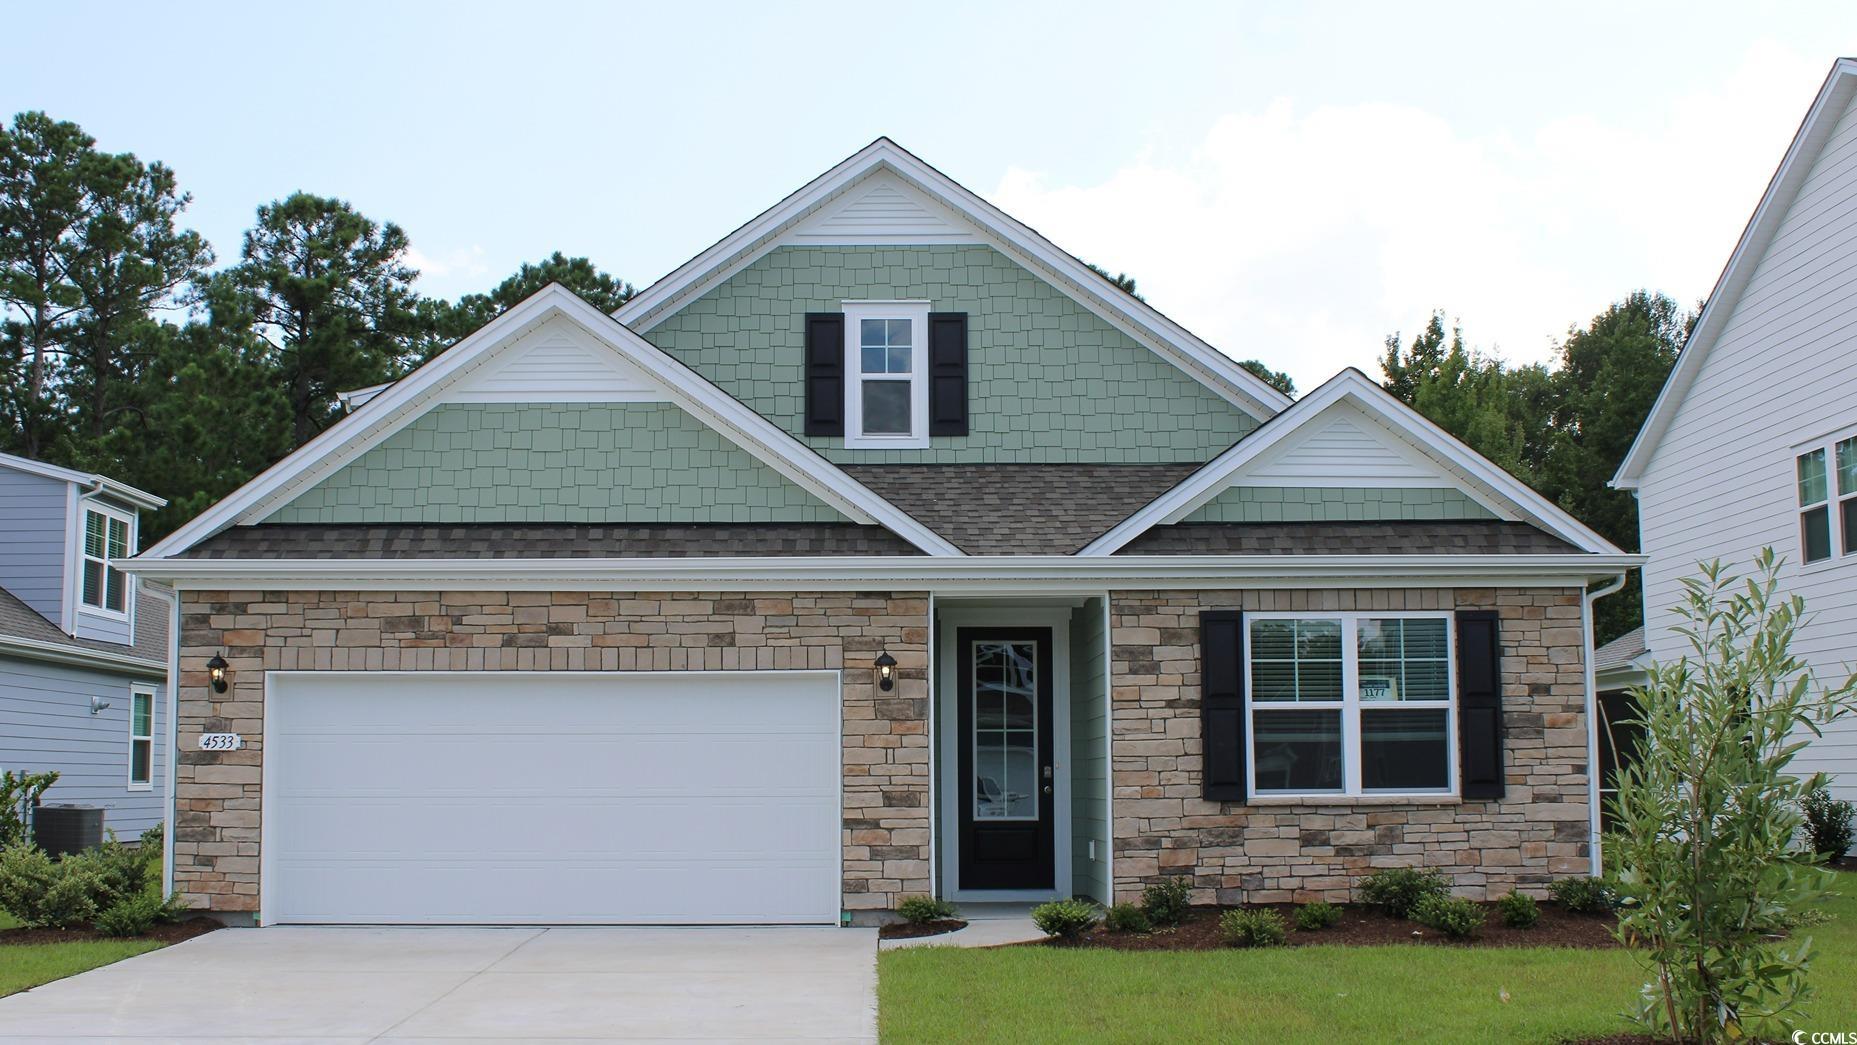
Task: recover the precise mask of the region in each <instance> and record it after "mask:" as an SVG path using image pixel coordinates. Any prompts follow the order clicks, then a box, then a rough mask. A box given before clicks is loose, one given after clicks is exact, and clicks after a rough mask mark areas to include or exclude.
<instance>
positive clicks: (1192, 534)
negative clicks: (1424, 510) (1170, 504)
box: [1117, 520, 1579, 555]
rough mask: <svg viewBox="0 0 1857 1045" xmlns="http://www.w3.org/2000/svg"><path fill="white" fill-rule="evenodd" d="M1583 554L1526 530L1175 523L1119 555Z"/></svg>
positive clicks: (1464, 525)
mask: <svg viewBox="0 0 1857 1045" xmlns="http://www.w3.org/2000/svg"><path fill="white" fill-rule="evenodd" d="M1578 550H1579V549H1577V548H1575V547H1574V546H1573V545H1571V544H1568V543H1567V542H1566V541H1563V540H1561V539H1560V538H1558V537H1555V536H1552V535H1550V534H1547V533H1544V532H1542V531H1541V530H1537V529H1535V528H1534V527H1533V526H1530V525H1528V524H1527V523H1519V522H1495V521H1489V520H1461V521H1439V522H1430V521H1426V522H1417V521H1413V522H1403V521H1402V522H1291V523H1282V522H1273V523H1174V524H1173V525H1171V526H1156V527H1154V528H1153V529H1150V530H1149V531H1148V532H1146V533H1144V534H1142V535H1140V536H1139V537H1136V538H1135V539H1134V540H1132V541H1130V542H1129V543H1127V544H1125V545H1123V546H1122V549H1121V551H1120V552H1118V553H1117V554H1121V555H1554V554H1560V553H1566V552H1575V551H1578Z"/></svg>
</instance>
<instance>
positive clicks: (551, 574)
mask: <svg viewBox="0 0 1857 1045" xmlns="http://www.w3.org/2000/svg"><path fill="white" fill-rule="evenodd" d="M1643 562H1644V557H1643V556H1641V555H1626V554H1616V555H1612V554H1591V553H1576V554H1563V555H1295V556H1289V555H1115V556H1107V555H1105V556H1074V555H998V556H967V555H960V556H947V555H944V556H936V555H908V556H896V555H891V556H761V557H752V558H747V557H721V556H718V557H713V558H692V557H683V558H632V559H625V558H620V559H614V558H605V559H589V558H549V559H187V558H179V559H177V558H152V559H151V558H146V557H144V558H136V559H130V560H128V561H126V562H124V563H123V567H124V568H125V569H127V570H129V571H130V572H131V573H135V574H137V575H139V576H141V577H144V578H149V579H155V580H161V581H164V582H167V583H170V584H173V585H174V586H176V587H178V588H218V589H224V588H233V587H263V588H268V589H297V590H304V589H308V590H325V591H326V590H350V589H353V590H381V589H388V590H391V589H424V590H438V589H443V588H446V587H456V586H459V585H464V586H471V587H474V588H484V587H494V588H499V589H508V590H518V591H520V590H539V591H575V590H580V591H597V590H643V589H645V588H648V587H657V588H663V587H666V586H673V587H676V588H679V589H681V590H731V591H735V590H748V589H754V590H770V589H782V588H788V589H791V588H802V589H805V590H809V591H848V590H849V591H858V590H867V589H870V588H873V587H882V588H887V589H897V588H909V587H922V588H934V589H936V590H939V591H984V592H987V593H989V594H1001V593H1015V594H1045V593H1052V592H1068V591H1097V590H1101V589H1102V588H1103V587H1104V586H1105V585H1112V586H1119V587H1135V588H1157V587H1168V586H1170V585H1177V586H1183V587H1191V588H1215V589H1216V588H1229V589H1239V588H1259V587H1283V586H1292V587H1317V588H1360V587H1397V586H1415V585H1416V586H1420V587H1441V586H1448V585H1458V586H1461V585H1465V584H1475V585H1478V586H1484V587H1491V586H1494V587H1503V586H1521V585H1529V584H1541V583H1543V582H1555V583H1560V584H1562V585H1566V586H1572V585H1576V584H1577V585H1579V586H1581V587H1585V586H1586V585H1587V584H1590V583H1592V582H1594V581H1599V580H1604V579H1606V578H1608V577H1616V576H1618V575H1620V574H1621V573H1622V572H1623V571H1625V570H1626V569H1629V568H1631V567H1633V566H1638V565H1640V564H1642V563H1643ZM1589 660H1590V658H1589Z"/></svg>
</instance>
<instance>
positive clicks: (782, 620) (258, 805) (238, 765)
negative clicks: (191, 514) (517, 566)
mask: <svg viewBox="0 0 1857 1045" xmlns="http://www.w3.org/2000/svg"><path fill="white" fill-rule="evenodd" d="M182 600H183V602H182V607H181V613H182V617H181V651H180V656H181V668H182V670H181V678H180V687H181V688H180V714H179V720H180V722H179V724H180V736H181V744H180V747H181V754H180V764H179V766H178V767H177V773H178V779H177V781H176V787H175V795H176V810H177V812H176V818H175V820H176V822H175V824H174V888H175V889H176V890H177V891H179V892H180V893H181V894H182V896H183V899H184V901H185V902H186V903H187V905H188V906H190V907H195V908H204V909H207V910H212V911H216V912H225V913H237V912H255V911H257V910H258V893H259V889H260V887H261V883H260V881H259V875H258V866H259V864H258V842H259V819H260V817H261V816H262V814H263V803H262V795H261V793H260V786H259V781H260V775H259V774H260V767H261V766H262V764H263V759H264V719H263V713H264V673H265V672H266V671H275V670H316V671H399V670H412V671H446V670H452V671H501V670H542V669H546V670H556V671H627V670H654V671H664V670H690V671H698V670H723V671H732V670H748V669H777V668H807V669H836V668H841V667H843V668H845V669H846V670H845V674H844V692H843V698H844V839H845V842H844V846H845V852H844V860H845V863H844V893H845V895H844V904H845V907H846V908H848V909H851V910H854V911H875V910H883V909H888V908H891V907H894V906H895V904H896V901H897V899H898V898H900V897H901V896H903V895H905V894H911V893H926V892H928V891H929V830H930V827H929V817H930V802H929V772H928V759H929V754H928V752H929V749H928V724H927V704H928V699H927V697H928V681H927V668H926V665H927V660H928V599H927V597H926V595H924V594H920V593H915V594H908V593H890V592H830V593H817V594H806V593H792V594H767V593H753V594H727V593H725V594H713V593H709V594H700V595H699V594H651V593H645V594H624V595H611V594H601V593H587V592H316V591H280V592H251V591H244V592H211V591H189V592H183V593H182ZM221 650H223V651H224V652H225V656H226V660H227V661H228V662H229V663H230V665H231V668H230V671H229V675H230V682H231V685H230V686H229V687H228V689H227V691H226V692H225V693H223V694H216V693H213V692H212V690H211V689H210V688H209V687H208V685H207V679H206V672H205V668H204V664H205V662H206V660H207V659H208V658H210V657H211V656H212V655H213V654H214V653H217V652H220V651H221ZM882 650H888V651H889V652H890V653H891V655H892V656H894V657H896V659H897V661H898V668H897V675H898V679H897V684H896V689H895V690H894V691H892V692H891V693H881V692H880V691H879V690H878V689H877V687H876V682H875V678H874V674H873V672H872V671H871V670H869V665H870V663H871V662H872V661H874V660H875V659H876V656H877V654H878V652H879V651H882ZM221 730H225V731H235V732H238V733H241V734H243V735H244V737H245V741H246V745H247V746H246V747H245V748H244V749H243V750H241V751H232V752H224V753H219V752H202V751H198V750H193V748H195V747H197V745H196V744H194V743H193V742H192V741H193V738H195V737H197V736H199V734H200V733H202V732H213V731H221Z"/></svg>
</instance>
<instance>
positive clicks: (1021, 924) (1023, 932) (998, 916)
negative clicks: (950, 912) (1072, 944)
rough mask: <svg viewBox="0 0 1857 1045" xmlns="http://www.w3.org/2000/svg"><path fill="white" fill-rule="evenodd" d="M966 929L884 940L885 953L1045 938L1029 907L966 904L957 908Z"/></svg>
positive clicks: (1003, 904)
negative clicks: (1035, 923) (1033, 921)
mask: <svg viewBox="0 0 1857 1045" xmlns="http://www.w3.org/2000/svg"><path fill="white" fill-rule="evenodd" d="M958 906H959V907H960V911H961V917H962V918H965V919H967V928H965V929H956V930H955V931H954V932H951V933H943V934H941V935H940V936H917V937H915V938H913V939H907V940H884V941H883V942H882V943H880V944H878V946H879V947H881V948H883V949H884V950H886V951H888V950H894V949H897V948H901V947H1004V946H1005V945H1007V944H1009V943H1025V942H1026V941H1028V940H1042V939H1044V938H1045V934H1044V933H1042V932H1040V931H1039V930H1038V926H1036V925H1033V924H1032V907H1033V906H1034V905H1032V904H1028V903H964V904H960V905H958Z"/></svg>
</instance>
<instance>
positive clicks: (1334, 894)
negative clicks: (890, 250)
mask: <svg viewBox="0 0 1857 1045" xmlns="http://www.w3.org/2000/svg"><path fill="white" fill-rule="evenodd" d="M1473 608H1474V609H1488V608H1495V609H1496V610H1498V611H1499V612H1500V613H1501V615H1502V620H1501V634H1502V657H1503V659H1502V667H1503V674H1504V676H1505V678H1504V683H1503V710H1504V725H1505V729H1506V737H1507V740H1506V750H1505V754H1506V769H1507V774H1508V781H1507V788H1506V791H1507V793H1506V795H1505V797H1504V798H1503V799H1501V800H1499V801H1468V802H1458V801H1457V800H1455V799H1452V800H1449V801H1403V800H1402V801H1396V802H1392V803H1390V804H1389V803H1386V802H1384V801H1379V802H1376V801H1372V800H1369V801H1365V802H1363V801H1360V800H1355V801H1354V802H1352V803H1349V802H1316V801H1312V802H1307V803H1298V804H1295V805H1262V804H1246V803H1239V802H1223V803H1222V802H1208V801H1206V800H1204V799H1202V798H1201V797H1200V759H1199V755H1200V688H1199V687H1200V676H1199V662H1200V661H1199V612H1200V611H1201V610H1208V609H1241V610H1249V611H1271V610H1280V611H1301V610H1308V611H1312V612H1317V611H1331V612H1337V611H1354V610H1376V609H1381V610H1455V609H1473ZM1110 629H1111V642H1112V644H1113V648H1112V652H1111V671H1112V683H1113V693H1112V698H1111V699H1112V715H1113V719H1114V737H1115V739H1114V747H1113V756H1114V757H1113V763H1114V764H1113V767H1112V771H1113V773H1114V777H1115V789H1114V795H1115V809H1114V816H1115V845H1116V850H1115V865H1114V867H1115V892H1116V898H1117V899H1118V900H1126V899H1134V898H1136V896H1137V894H1138V893H1139V892H1140V890H1141V888H1142V887H1143V886H1144V885H1145V884H1147V883H1148V882H1151V881H1154V880H1155V879H1157V878H1159V877H1162V876H1167V875H1186V876H1190V877H1191V878H1192V881H1193V885H1194V898H1195V901H1196V902H1210V901H1213V900H1217V901H1218V902H1221V903H1235V902H1239V901H1248V902H1252V903H1273V902H1283V901H1290V900H1296V901H1302V900H1307V899H1329V900H1345V899H1347V898H1348V892H1349V889H1350V888H1351V887H1352V886H1353V884H1354V882H1355V881H1356V880H1357V879H1358V878H1359V877H1360V876H1361V875H1364V874H1367V873H1369V872H1371V871H1372V870H1374V869H1377V868H1381V867H1392V866H1401V865H1410V866H1427V867H1435V868H1438V869H1439V870H1441V871H1443V872H1445V873H1446V874H1447V875H1449V876H1450V878H1451V879H1452V882H1453V884H1454V886H1455V888H1456V891H1457V892H1458V893H1460V894H1462V895H1467V896H1470V897H1472V898H1476V899H1481V898H1485V897H1489V898H1493V897H1495V896H1498V895H1500V894H1502V893H1504V892H1507V891H1508V890H1509V889H1511V888H1517V889H1520V890H1522V891H1523V892H1529V893H1534V894H1536V895H1542V894H1543V893H1544V892H1545V887H1546V885H1547V884H1548V882H1550V881H1552V880H1553V879H1555V878H1558V877H1564V876H1569V875H1583V874H1587V873H1590V869H1591V867H1590V863H1589V857H1590V848H1589V836H1588V819H1587V817H1588V804H1587V747H1586V715H1585V700H1586V698H1585V686H1586V679H1585V665H1584V663H1583V661H1582V649H1583V648H1584V642H1583V629H1582V626H1581V621H1580V592H1579V590H1578V589H1552V590H1518V589H1508V588H1503V589H1493V590H1492V589H1457V590H1451V589H1413V590H1388V591H1324V590H1311V591H1254V592H1236V591H1234V592H1114V593H1112V604H1111V608H1110Z"/></svg>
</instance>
